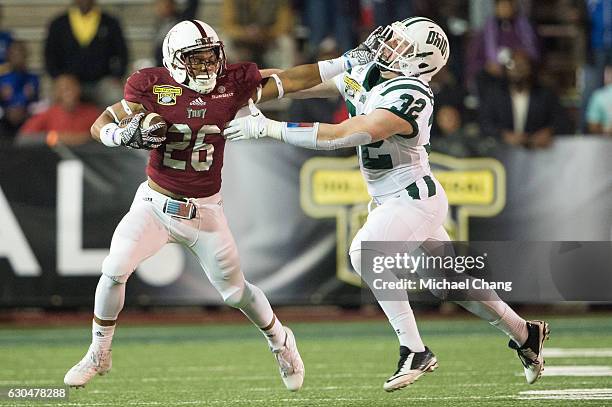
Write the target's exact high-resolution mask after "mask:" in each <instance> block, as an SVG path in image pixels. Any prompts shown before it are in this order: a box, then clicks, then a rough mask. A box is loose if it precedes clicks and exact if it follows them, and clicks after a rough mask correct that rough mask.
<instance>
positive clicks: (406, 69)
mask: <svg viewBox="0 0 612 407" xmlns="http://www.w3.org/2000/svg"><path fill="white" fill-rule="evenodd" d="M381 35H382V36H383V38H384V39H385V40H384V41H382V42H381V43H380V46H379V47H378V49H377V50H376V55H375V57H374V60H375V61H376V64H377V65H378V66H379V67H380V68H381V70H383V71H392V72H396V73H399V74H403V75H406V76H412V75H415V74H417V73H418V67H417V54H418V53H419V50H418V43H417V42H416V41H414V40H413V39H412V38H410V37H409V36H408V35H407V34H406V32H405V30H404V26H403V25H402V23H400V22H395V23H393V24H391V25H388V26H387V27H385V29H384V30H383V32H382V34H381Z"/></svg>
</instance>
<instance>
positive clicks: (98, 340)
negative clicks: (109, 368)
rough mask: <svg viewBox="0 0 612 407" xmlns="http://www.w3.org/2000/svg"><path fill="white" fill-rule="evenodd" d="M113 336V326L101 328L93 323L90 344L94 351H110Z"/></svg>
mask: <svg viewBox="0 0 612 407" xmlns="http://www.w3.org/2000/svg"><path fill="white" fill-rule="evenodd" d="M114 334H115V325H110V326H102V325H98V324H97V323H96V321H95V320H94V321H93V323H92V330H91V343H92V345H93V346H94V348H95V349H96V350H110V348H111V343H112V341H113V335H114Z"/></svg>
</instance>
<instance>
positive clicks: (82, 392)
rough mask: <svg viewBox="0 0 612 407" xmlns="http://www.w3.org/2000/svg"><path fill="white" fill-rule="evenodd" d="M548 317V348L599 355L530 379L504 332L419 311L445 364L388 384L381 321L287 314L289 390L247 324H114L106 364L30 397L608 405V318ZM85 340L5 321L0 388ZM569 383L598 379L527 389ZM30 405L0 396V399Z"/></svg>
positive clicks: (87, 402)
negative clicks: (108, 367)
mask: <svg viewBox="0 0 612 407" xmlns="http://www.w3.org/2000/svg"><path fill="white" fill-rule="evenodd" d="M550 324H551V329H552V334H551V339H550V340H549V341H548V342H547V344H546V346H547V347H548V348H550V349H551V350H553V351H554V350H555V349H553V348H598V349H599V351H600V353H601V354H600V355H592V356H589V357H575V356H564V355H563V353H562V352H561V354H560V355H557V356H560V357H555V358H549V359H548V360H547V364H546V369H547V370H549V371H551V372H553V373H555V372H556V373H557V374H556V375H550V376H546V372H545V373H544V377H543V378H542V379H541V380H540V381H539V382H538V383H536V384H535V385H532V386H528V385H527V384H526V383H525V379H524V377H523V376H522V366H521V365H520V363H519V361H518V359H517V358H516V356H515V354H514V353H513V352H512V351H510V350H509V349H507V348H506V342H507V340H506V338H505V336H503V335H502V334H501V333H499V332H498V331H497V330H495V329H494V328H492V327H490V326H489V325H487V324H485V323H482V322H480V321H477V320H475V319H467V320H463V319H462V320H458V319H450V320H436V321H431V322H428V321H421V323H420V328H421V333H422V336H423V338H424V340H425V342H426V344H427V345H429V346H430V348H431V349H432V350H433V351H434V352H435V353H436V355H437V357H438V360H439V364H440V367H439V369H438V370H436V371H435V372H433V373H430V374H427V375H425V376H423V377H422V378H421V379H420V380H419V381H418V382H416V384H414V385H412V386H409V387H408V388H406V389H404V390H402V391H398V392H395V393H391V394H387V393H385V392H384V391H383V390H382V383H383V381H384V380H385V379H386V377H387V376H388V375H389V374H390V373H392V372H393V370H394V366H395V363H396V361H397V352H398V350H397V346H398V345H397V341H396V338H395V335H394V334H393V331H392V329H391V328H390V327H389V326H388V325H387V324H386V323H385V322H383V321H380V322H363V323H347V322H330V323H295V324H290V325H291V327H292V328H293V330H294V332H295V334H296V337H297V340H298V345H299V347H300V351H301V354H302V357H303V359H304V362H305V365H306V379H305V383H304V388H303V389H302V391H300V392H299V393H289V392H287V391H286V390H284V387H283V385H282V383H281V379H280V377H279V375H278V372H277V368H276V365H275V363H274V360H273V357H272V355H271V354H270V352H269V351H268V350H267V347H266V346H265V341H264V339H263V337H261V335H260V334H259V333H258V332H257V331H256V330H254V329H253V328H252V327H251V326H248V325H203V326H146V327H143V326H139V327H128V326H121V325H120V327H119V328H118V329H117V333H116V336H115V342H114V345H113V371H112V372H111V373H110V374H108V375H106V376H104V377H97V378H95V379H94V380H93V381H92V382H90V383H89V384H88V385H87V387H86V388H84V389H78V390H71V391H70V398H69V401H60V402H48V403H44V402H36V403H34V402H29V405H35V406H43V405H52V406H57V405H71V406H72V405H74V406H77V405H78V406H141V405H142V406H190V405H196V406H198V405H203V406H208V405H210V406H266V407H267V406H364V407H365V406H368V407H369V406H408V405H418V406H423V405H435V406H474V405H481V404H487V405H493V406H514V405H525V406H528V405H534V406H535V405H537V406H541V405H549V406H553V405H554V406H557V405H592V406H594V405H597V406H604V405H612V317H611V316H608V317H602V316H599V317H587V318H551V319H550ZM88 344H89V327H87V326H83V327H79V328H66V329H9V328H4V329H0V387H7V386H10V385H19V386H43V385H61V384H62V379H63V376H64V373H65V371H66V370H67V369H68V368H69V367H70V366H72V364H73V363H75V362H76V361H78V360H79V359H80V358H81V356H82V355H83V353H84V352H85V351H86V349H87V346H88ZM604 348H606V349H604ZM557 352H559V351H557ZM606 352H607V353H606ZM577 365H581V366H583V365H584V366H590V368H583V369H585V370H587V372H586V373H583V374H587V373H588V374H589V375H588V376H563V375H559V372H561V374H563V372H564V369H567V367H569V366H577ZM564 367H565V368H564ZM606 367H607V368H606ZM597 369H599V370H597ZM566 373H567V372H566ZM570 373H571V372H570ZM565 389H600V393H599V396H597V397H599V399H595V400H584V399H581V398H582V397H584V395H582V396H581V395H580V394H579V395H578V396H576V397H578V399H575V400H572V401H566V400H564V398H566V396H556V397H557V399H553V400H541V399H530V397H534V396H530V395H529V394H528V393H522V392H526V391H545V390H548V391H551V390H565ZM601 389H607V390H601ZM589 397H591V398H593V397H596V396H594V395H591V396H589ZM26 404H28V403H27V402H19V403H17V402H13V401H7V400H4V401H2V400H0V405H17V406H23V405H26Z"/></svg>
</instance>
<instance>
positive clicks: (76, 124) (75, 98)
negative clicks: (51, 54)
mask: <svg viewBox="0 0 612 407" xmlns="http://www.w3.org/2000/svg"><path fill="white" fill-rule="evenodd" d="M54 99H55V100H54V103H53V104H52V105H51V106H50V107H49V109H47V110H46V111H44V112H41V113H39V114H36V115H34V116H32V117H31V118H30V119H28V120H27V121H26V122H25V123H24V125H23V126H22V127H21V129H20V131H19V134H20V135H32V134H41V133H43V134H48V135H49V137H50V138H49V139H48V141H50V142H51V143H54V142H56V141H61V142H63V143H65V144H82V143H85V142H87V141H89V140H90V139H91V135H90V130H89V129H90V128H91V125H92V124H93V122H94V121H95V120H96V119H97V118H98V116H99V115H100V113H101V111H100V109H98V108H97V107H96V106H95V105H92V104H89V103H83V102H81V86H80V84H79V81H78V79H77V78H76V77H75V76H73V75H66V74H64V75H60V76H58V77H57V78H56V79H55V82H54Z"/></svg>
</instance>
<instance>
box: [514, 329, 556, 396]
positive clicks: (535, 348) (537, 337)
mask: <svg viewBox="0 0 612 407" xmlns="http://www.w3.org/2000/svg"><path fill="white" fill-rule="evenodd" d="M527 331H528V332H529V336H527V341H525V343H524V344H523V346H520V347H519V346H518V345H517V343H516V342H514V341H513V340H510V342H509V343H508V347H510V348H511V349H514V350H516V353H517V354H518V357H519V359H520V360H521V363H522V364H523V367H524V370H525V379H527V383H529V384H533V383H535V382H536V381H537V380H538V379H539V378H540V376H542V372H543V371H544V355H542V348H544V341H545V340H546V339H548V336H549V335H550V329H549V327H548V324H547V323H546V322H544V321H527Z"/></svg>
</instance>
